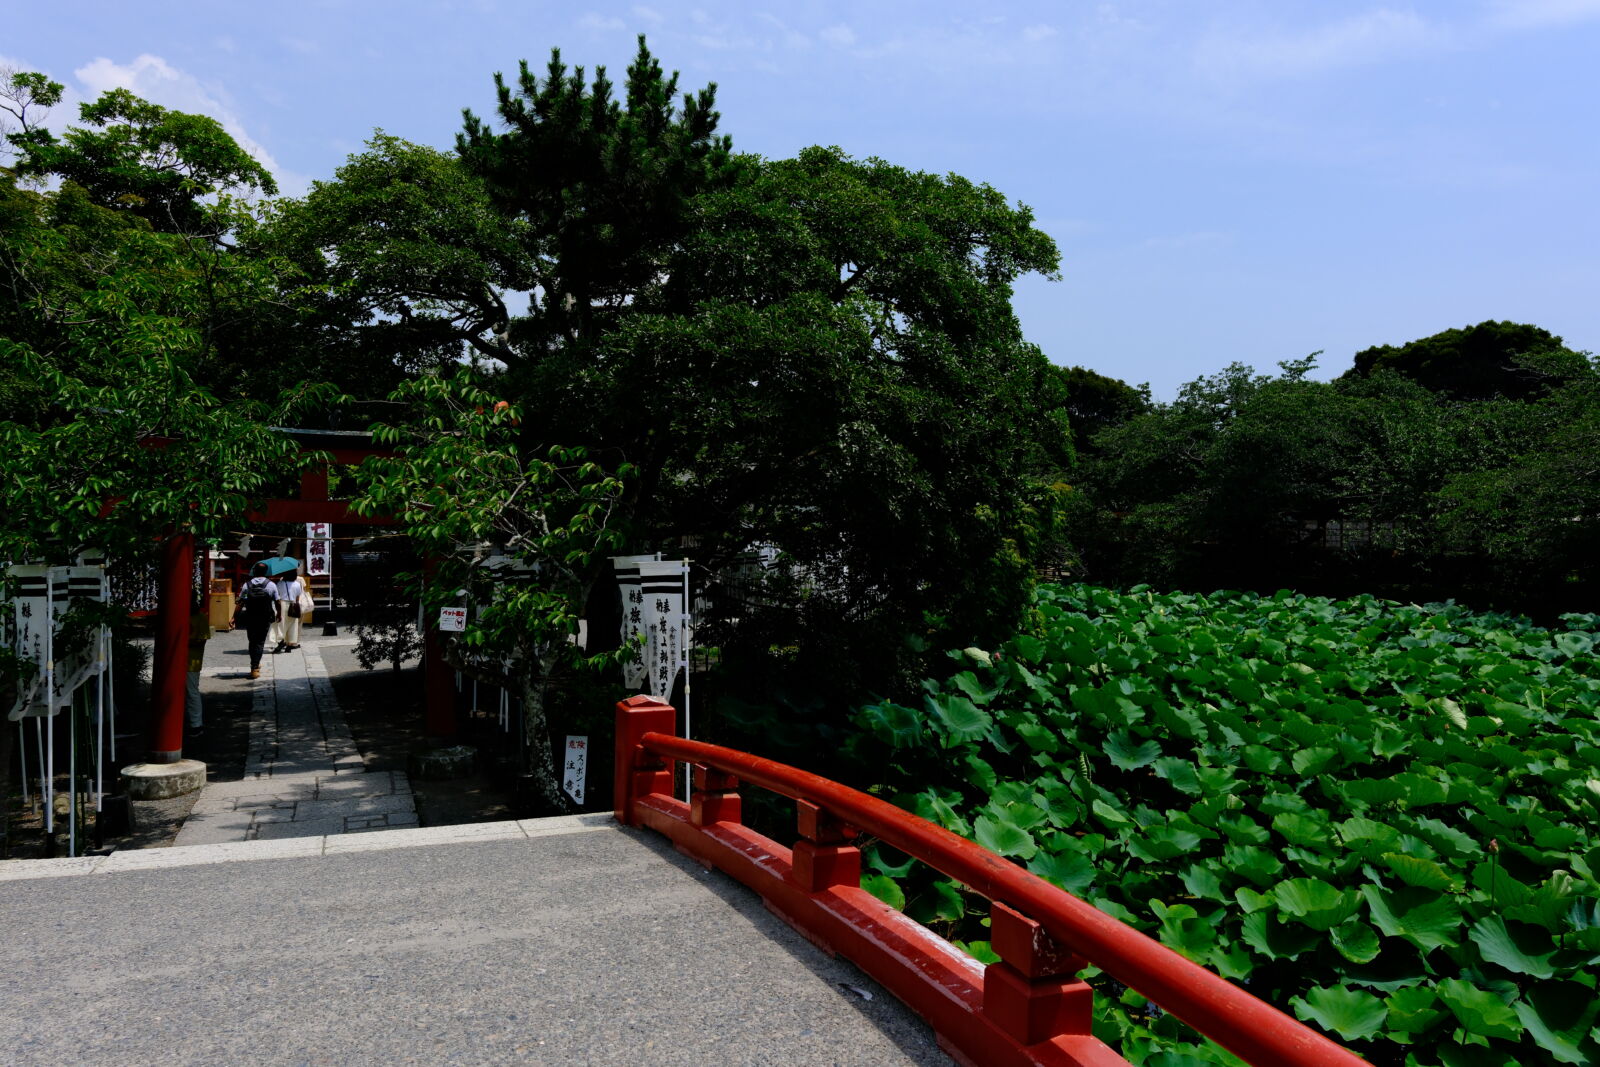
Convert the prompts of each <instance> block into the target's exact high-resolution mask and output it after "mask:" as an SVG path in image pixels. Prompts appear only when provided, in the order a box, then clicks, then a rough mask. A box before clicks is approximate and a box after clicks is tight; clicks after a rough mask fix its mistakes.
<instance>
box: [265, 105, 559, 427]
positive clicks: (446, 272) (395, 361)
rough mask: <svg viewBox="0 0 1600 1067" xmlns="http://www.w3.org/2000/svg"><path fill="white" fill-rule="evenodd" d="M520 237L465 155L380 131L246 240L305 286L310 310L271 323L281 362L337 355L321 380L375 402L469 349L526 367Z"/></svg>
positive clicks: (275, 210)
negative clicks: (520, 338)
mask: <svg viewBox="0 0 1600 1067" xmlns="http://www.w3.org/2000/svg"><path fill="white" fill-rule="evenodd" d="M517 231H518V227H517V226H515V225H513V224H512V223H510V222H508V220H507V219H506V218H505V216H504V215H502V213H501V212H500V211H499V210H497V209H496V207H495V206H494V205H493V204H491V203H490V201H489V197H488V194H487V192H486V191H485V189H484V186H483V183H482V181H481V180H480V179H479V178H478V177H477V176H476V175H474V174H472V173H471V172H469V171H468V170H467V169H466V168H465V167H464V166H463V164H462V162H461V160H460V159H459V158H458V157H456V156H454V155H452V154H450V153H445V152H440V151H437V150H435V149H432V148H427V147H424V146H421V145H416V144H412V143H410V142H408V141H404V140H401V139H400V138H398V137H392V136H390V135H389V134H386V133H384V132H383V131H382V130H379V131H377V132H375V133H374V134H373V137H372V139H371V140H369V141H368V142H367V148H366V151H364V152H362V153H360V154H358V155H353V156H351V157H350V158H349V160H348V161H346V163H345V164H344V165H343V166H341V167H340V168H339V169H338V171H337V172H336V173H335V176H334V180H332V181H328V182H314V183H313V184H312V187H311V191H310V192H309V193H308V194H307V195H306V196H305V197H304V198H301V199H282V200H279V201H277V202H275V203H274V204H273V206H272V209H271V211H270V213H269V216H268V218H267V220H266V222H265V224H264V225H263V226H262V227H261V228H260V229H258V230H256V231H254V232H253V233H252V235H251V237H250V239H249V240H248V241H247V242H246V247H247V249H248V250H249V251H250V252H251V254H253V255H260V256H265V257H281V258H282V259H283V260H285V261H287V262H290V263H293V264H295V266H296V267H297V268H298V269H299V270H300V271H301V272H302V273H303V276H304V285H305V287H306V296H307V301H306V303H307V304H308V306H307V307H306V308H305V309H303V310H301V311H300V312H299V313H298V314H296V315H294V316H282V317H280V318H279V320H275V321H274V322H273V326H274V327H275V329H274V333H275V335H276V337H277V339H278V343H279V352H280V355H279V358H278V360H277V362H278V363H279V364H280V365H283V364H289V365H293V364H295V363H305V364H311V363H315V362H320V361H323V360H324V354H325V352H326V351H327V349H328V348H330V347H335V348H337V349H338V350H339V352H340V354H341V359H340V361H339V365H338V366H336V367H327V368H326V369H325V371H324V373H325V374H331V375H334V376H335V377H336V378H337V380H338V382H339V384H340V385H341V387H343V388H345V389H347V390H350V391H352V392H354V391H361V392H363V393H365V394H368V395H376V396H382V395H384V394H386V393H387V392H388V390H390V389H392V388H394V387H395V386H396V385H398V384H399V383H398V376H399V374H401V373H404V372H416V371H420V370H422V369H425V368H428V367H433V366H440V365H448V364H450V363H453V362H454V361H455V360H457V359H459V358H461V357H462V355H463V352H464V351H466V352H470V353H472V354H474V355H476V356H477V357H479V358H482V359H487V360H496V361H501V362H505V363H514V362H516V361H517V360H518V359H519V358H520V356H519V352H518V350H517V349H516V348H514V347H513V346H512V345H511V344H510V340H509V337H508V330H509V328H510V324H511V322H512V318H513V315H512V312H511V310H510V309H509V308H508V306H507V303H506V301H507V299H508V294H509V293H512V292H516V291H518V290H525V289H527V288H530V287H531V285H532V273H531V271H529V270H528V269H525V268H524V267H523V266H522V265H521V258H520V257H521V248H520V245H519V242H518V240H517V237H516V234H517Z"/></svg>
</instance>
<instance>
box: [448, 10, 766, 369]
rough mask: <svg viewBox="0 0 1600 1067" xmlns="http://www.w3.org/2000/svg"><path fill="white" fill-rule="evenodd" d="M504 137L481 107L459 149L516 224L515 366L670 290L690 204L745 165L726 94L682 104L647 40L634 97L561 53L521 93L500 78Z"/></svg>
mask: <svg viewBox="0 0 1600 1067" xmlns="http://www.w3.org/2000/svg"><path fill="white" fill-rule="evenodd" d="M494 81H495V93H496V97H497V107H496V113H497V115H498V117H499V119H500V121H501V123H503V124H504V126H505V129H504V131H503V132H496V131H495V130H493V129H492V128H491V127H490V126H489V125H488V124H486V123H485V122H483V120H481V119H479V118H478V117H477V116H476V115H474V114H473V113H472V112H471V111H470V110H469V111H466V112H464V118H465V128H464V130H463V131H462V133H461V134H460V135H459V136H458V137H457V139H456V149H457V151H458V152H459V153H460V155H461V158H462V161H463V162H464V163H465V165H466V167H467V169H468V170H469V171H470V172H471V173H473V174H475V175H477V176H479V177H480V178H481V179H482V180H483V183H484V186H485V188H486V189H487V191H488V195H489V199H490V202H491V203H492V204H494V206H495V208H496V209H497V210H498V211H499V212H500V214H501V215H502V216H504V217H505V219H507V220H508V221H509V222H510V224H511V225H512V226H513V227H514V232H515V234H516V237H517V242H518V244H519V246H520V248H519V252H520V259H519V264H518V270H519V273H521V274H523V275H524V278H525V280H524V282H523V284H522V285H521V286H520V287H521V288H525V289H528V290H530V291H531V292H532V298H531V300H530V302H529V307H528V314H527V315H525V316H521V317H519V319H518V320H517V321H516V322H515V323H514V324H513V326H512V330H511V333H512V336H511V337H510V338H509V339H508V342H509V343H508V344H506V345H504V346H502V347H501V348H500V349H499V350H498V351H497V352H495V353H494V354H495V355H496V356H497V358H500V359H502V360H504V361H506V362H507V363H512V362H516V361H518V360H519V359H538V358H541V357H546V356H550V355H553V354H556V353H563V354H565V355H566V356H568V357H569V358H570V357H573V356H576V355H578V354H579V352H581V349H582V347H583V346H584V345H585V344H587V343H590V342H592V341H593V340H595V339H596V338H597V337H598V336H599V335H601V334H603V333H604V332H605V331H606V330H607V329H608V328H610V327H611V326H612V325H613V324H614V323H615V322H617V321H618V320H619V319H620V318H621V317H623V316H625V315H626V314H627V313H628V309H629V302H630V300H631V299H632V298H634V297H635V296H636V294H637V293H639V292H641V291H643V290H646V289H648V288H650V287H652V286H655V285H657V284H659V282H660V280H661V274H662V271H663V269H665V267H666V263H665V259H666V257H667V256H668V254H669V253H670V252H671V251H672V250H673V249H674V248H675V247H677V245H678V244H679V243H680V242H681V241H682V240H683V239H684V238H685V237H686V236H687V235H688V233H689V228H690V218H689V211H690V204H691V203H692V201H693V200H694V198H695V197H696V196H697V195H698V194H700V193H702V192H705V191H708V190H713V189H719V188H726V187H728V186H729V185H731V184H732V183H733V181H734V180H735V179H736V178H737V176H738V174H739V172H740V169H741V161H740V160H739V159H738V158H737V157H735V156H734V155H733V154H732V150H731V141H730V139H729V138H728V137H726V136H721V137H719V136H717V133H716V130H717V122H718V119H719V115H718V113H717V111H716V110H715V103H716V86H715V85H714V84H713V85H708V86H706V87H705V88H703V89H701V90H700V91H699V92H697V93H684V94H683V96H682V98H681V100H679V99H678V75H677V74H676V72H674V73H673V74H672V75H671V76H667V75H665V74H663V72H662V69H661V64H660V63H659V62H657V61H656V59H655V57H654V56H652V55H651V54H650V51H649V49H648V48H647V47H646V45H645V40H644V37H643V36H641V37H640V38H639V50H638V53H637V54H636V56H635V57H634V60H633V63H632V64H631V65H630V66H629V67H628V72H627V80H626V82H625V84H624V87H623V99H622V100H620V101H619V100H617V99H616V98H615V97H614V96H613V90H614V88H615V86H614V85H613V84H612V82H611V81H610V79H609V78H608V77H607V76H606V70H605V68H604V67H600V68H598V69H597V70H596V71H595V77H594V81H593V84H592V85H591V84H585V79H584V71H583V68H582V67H579V68H577V69H576V70H572V71H569V70H568V69H567V67H566V64H565V63H563V62H562V60H561V52H560V50H559V49H553V50H552V51H551V53H550V62H549V64H548V66H547V67H546V70H545V76H544V78H543V80H540V78H539V77H538V76H537V75H536V74H534V73H533V71H532V70H531V69H530V68H529V66H528V64H527V62H526V61H523V62H522V64H521V65H520V68H519V70H518V75H517V81H516V85H515V86H514V87H513V86H511V85H508V84H506V81H505V79H504V78H503V77H502V76H501V75H499V74H496V75H495V79H494Z"/></svg>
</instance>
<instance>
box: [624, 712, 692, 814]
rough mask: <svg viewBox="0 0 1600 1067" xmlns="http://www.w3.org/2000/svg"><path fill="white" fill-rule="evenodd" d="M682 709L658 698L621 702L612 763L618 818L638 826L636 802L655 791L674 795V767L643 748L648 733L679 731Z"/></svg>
mask: <svg viewBox="0 0 1600 1067" xmlns="http://www.w3.org/2000/svg"><path fill="white" fill-rule="evenodd" d="M677 730H678V712H677V710H676V709H675V708H673V706H672V705H671V704H664V703H662V702H661V701H659V700H657V699H656V698H655V697H646V696H638V697H629V698H628V699H627V700H621V701H618V702H617V747H616V758H615V760H614V762H613V763H612V771H613V778H612V787H611V792H612V798H613V804H612V807H613V809H614V810H615V812H616V816H617V821H618V822H620V823H622V824H623V825H624V826H635V825H637V823H638V820H637V819H635V817H634V814H633V805H634V802H635V801H636V800H638V799H639V798H640V797H644V796H648V795H650V794H651V793H663V794H665V795H667V796H669V797H670V796H671V795H672V769H671V767H669V766H668V765H667V762H666V761H665V760H663V759H662V758H661V757H659V756H653V755H650V754H649V753H647V752H645V751H644V749H642V748H640V747H639V738H641V737H643V736H644V735H645V734H648V733H658V734H676V733H677Z"/></svg>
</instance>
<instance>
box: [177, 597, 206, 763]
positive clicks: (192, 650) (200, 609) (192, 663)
mask: <svg viewBox="0 0 1600 1067" xmlns="http://www.w3.org/2000/svg"><path fill="white" fill-rule="evenodd" d="M189 609H190V610H189V676H188V679H187V682H186V688H185V692H184V709H185V711H186V712H187V713H188V718H189V736H190V737H191V738H194V737H200V736H201V734H202V732H203V730H204V728H205V718H204V716H205V710H204V705H203V704H202V703H201V701H200V668H201V667H203V666H204V665H205V659H206V641H208V640H210V638H211V637H212V634H213V631H212V629H211V613H210V612H209V611H207V610H206V598H205V594H204V593H201V592H198V591H197V592H196V593H195V596H194V601H193V602H192V603H191V604H190V605H189Z"/></svg>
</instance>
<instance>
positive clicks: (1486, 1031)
mask: <svg viewBox="0 0 1600 1067" xmlns="http://www.w3.org/2000/svg"><path fill="white" fill-rule="evenodd" d="M1434 988H1435V989H1437V990H1438V993H1439V999H1440V1000H1442V1001H1444V1003H1445V1006H1446V1007H1448V1008H1449V1009H1450V1011H1451V1013H1452V1014H1454V1015H1455V1017H1456V1019H1457V1020H1459V1021H1460V1023H1461V1026H1462V1028H1463V1029H1465V1030H1466V1031H1467V1033H1469V1034H1475V1035H1478V1036H1480V1037H1504V1038H1508V1039H1510V1040H1513V1041H1515V1040H1516V1039H1517V1038H1519V1037H1521V1036H1522V1029H1523V1026H1522V1021H1521V1020H1520V1019H1518V1018H1517V1013H1516V1011H1515V1010H1514V1009H1512V1007H1511V1006H1510V1005H1509V1004H1507V1003H1506V1002H1505V1001H1504V1000H1502V999H1501V998H1500V997H1498V996H1496V995H1495V994H1493V993H1490V992H1487V991H1485V990H1482V989H1479V988H1478V987H1477V986H1475V985H1473V984H1472V983H1471V982H1468V981H1466V980H1464V979H1461V978H1446V979H1444V980H1443V981H1441V982H1440V983H1439V984H1438V985H1437V986H1435V987H1434Z"/></svg>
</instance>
